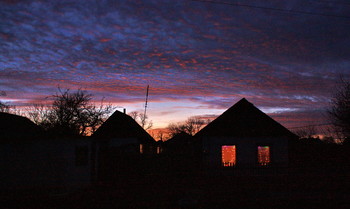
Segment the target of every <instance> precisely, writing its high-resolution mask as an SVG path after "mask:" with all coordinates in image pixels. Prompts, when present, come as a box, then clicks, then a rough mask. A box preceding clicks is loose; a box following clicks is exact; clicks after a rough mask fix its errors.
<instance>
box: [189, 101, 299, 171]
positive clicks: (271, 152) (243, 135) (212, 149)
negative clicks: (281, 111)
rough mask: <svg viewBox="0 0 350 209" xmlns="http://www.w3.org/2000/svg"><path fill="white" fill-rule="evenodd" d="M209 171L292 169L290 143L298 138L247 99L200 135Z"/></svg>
mask: <svg viewBox="0 0 350 209" xmlns="http://www.w3.org/2000/svg"><path fill="white" fill-rule="evenodd" d="M195 137H196V138H197V140H200V141H201V142H202V151H203V163H204V166H205V167H207V168H230V167H231V168H239V167H240V168H247V167H248V168H251V167H271V166H287V165H288V140H289V139H292V138H295V137H296V136H295V135H294V134H293V133H291V132H290V131H289V130H288V129H286V128H285V127H283V126H282V125H281V124H279V123H278V122H276V121H275V120H273V119H272V118H271V117H269V116H268V115H266V114H265V113H263V112H262V111H260V110H259V109H258V108H256V107H255V106H254V105H253V104H252V103H250V102H248V101H247V100H246V99H245V98H243V99H241V100H240V101H239V102H237V103H236V104H235V105H233V106H232V107H230V108H229V109H228V110H226V111H225V112H224V113H223V114H222V115H220V116H219V117H218V118H216V119H215V120H214V121H212V122H211V123H210V124H208V125H207V126H206V127H204V128H203V129H202V130H201V131H199V132H198V133H197V134H196V135H195Z"/></svg>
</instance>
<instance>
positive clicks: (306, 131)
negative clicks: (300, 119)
mask: <svg viewBox="0 0 350 209" xmlns="http://www.w3.org/2000/svg"><path fill="white" fill-rule="evenodd" d="M293 132H294V133H295V134H296V135H297V136H299V138H312V137H313V136H314V135H315V134H316V133H317V131H316V129H315V127H314V126H305V127H300V128H298V129H296V130H294V131H293Z"/></svg>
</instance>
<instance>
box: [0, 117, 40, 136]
mask: <svg viewBox="0 0 350 209" xmlns="http://www.w3.org/2000/svg"><path fill="white" fill-rule="evenodd" d="M41 132H42V130H41V128H40V127H39V126H38V125H36V124H35V123H33V122H32V121H31V120H29V119H28V118H26V117H22V116H19V115H14V114H10V113H4V112H0V138H1V139H23V138H25V139H28V138H32V137H35V136H37V135H39V134H41Z"/></svg>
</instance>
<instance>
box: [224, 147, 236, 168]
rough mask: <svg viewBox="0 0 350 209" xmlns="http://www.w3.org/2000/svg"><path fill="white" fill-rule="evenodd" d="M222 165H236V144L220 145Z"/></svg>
mask: <svg viewBox="0 0 350 209" xmlns="http://www.w3.org/2000/svg"><path fill="white" fill-rule="evenodd" d="M221 157H222V166H224V167H232V166H234V165H236V146H235V145H231V146H228V145H224V146H222V147H221Z"/></svg>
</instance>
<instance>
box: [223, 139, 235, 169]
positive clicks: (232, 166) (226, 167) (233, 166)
mask: <svg viewBox="0 0 350 209" xmlns="http://www.w3.org/2000/svg"><path fill="white" fill-rule="evenodd" d="M230 146H233V147H234V148H235V158H234V164H233V165H229V166H225V165H224V162H223V158H222V154H223V153H222V148H223V147H230ZM220 148H221V149H220V157H221V160H220V165H221V167H222V168H224V169H230V168H235V167H237V145H236V144H224V145H221V146H220Z"/></svg>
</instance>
